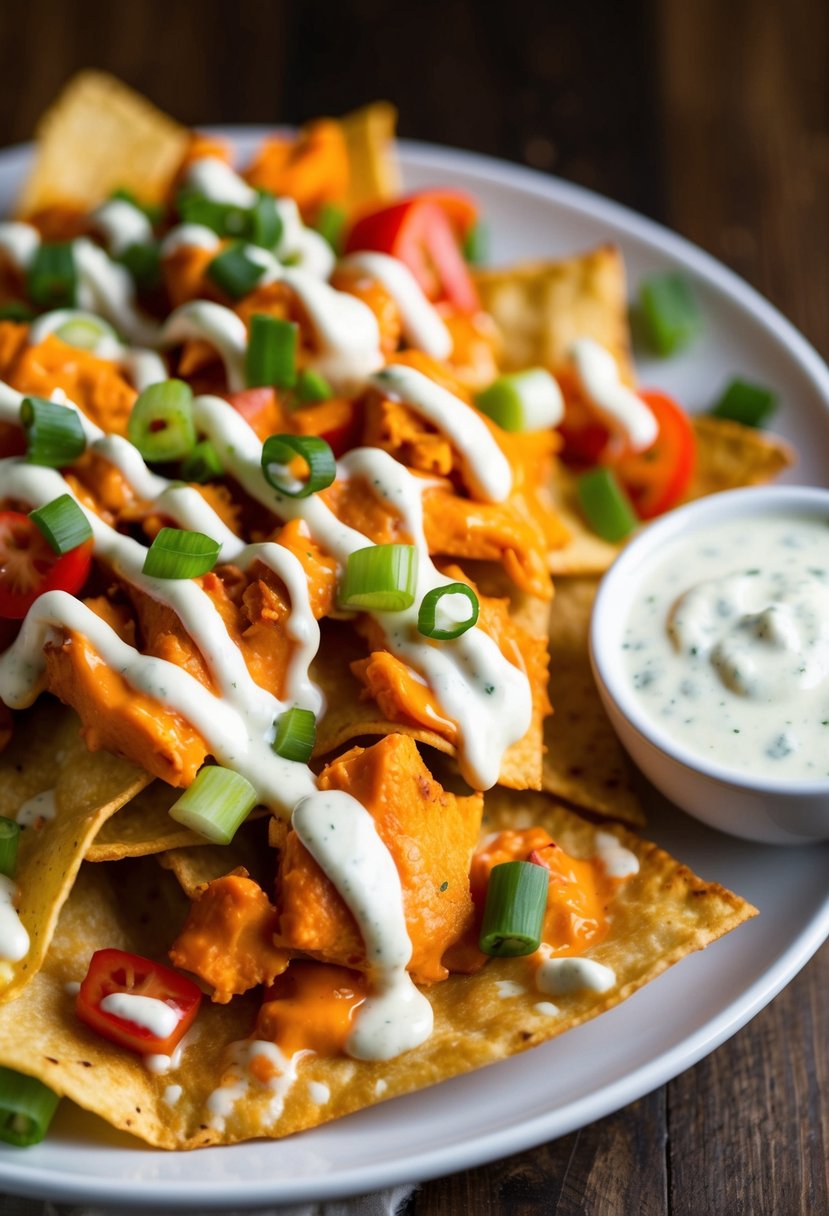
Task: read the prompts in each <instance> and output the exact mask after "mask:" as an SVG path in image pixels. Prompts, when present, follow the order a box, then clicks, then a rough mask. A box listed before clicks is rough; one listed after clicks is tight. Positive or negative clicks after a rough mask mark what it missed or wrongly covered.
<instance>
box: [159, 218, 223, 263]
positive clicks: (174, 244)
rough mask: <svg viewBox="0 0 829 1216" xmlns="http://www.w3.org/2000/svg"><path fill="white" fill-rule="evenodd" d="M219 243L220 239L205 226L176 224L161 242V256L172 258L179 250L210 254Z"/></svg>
mask: <svg viewBox="0 0 829 1216" xmlns="http://www.w3.org/2000/svg"><path fill="white" fill-rule="evenodd" d="M221 243H222V238H221V237H220V236H219V235H218V233H216V232H214V231H213V229H212V228H208V227H207V225H206V224H178V225H177V226H176V227H175V228H172V229H171V230H170V231H169V232H168V233H167V235H166V236H165V238H164V240H163V241H162V242H161V256H162V258H169V257H172V256H173V254H174V253H178V251H179V249H206V250H207V251H208V253H211V252H212V251H213V250H214V249H216V250H218V248H219V246H220V245H221Z"/></svg>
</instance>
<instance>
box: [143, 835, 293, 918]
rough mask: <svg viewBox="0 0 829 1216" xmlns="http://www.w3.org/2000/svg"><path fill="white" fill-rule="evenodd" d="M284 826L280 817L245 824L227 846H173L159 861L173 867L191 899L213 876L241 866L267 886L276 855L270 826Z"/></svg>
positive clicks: (215, 876)
mask: <svg viewBox="0 0 829 1216" xmlns="http://www.w3.org/2000/svg"><path fill="white" fill-rule="evenodd" d="M271 823H275V824H278V825H279V826H280V827H281V826H283V825H282V821H281V820H273V819H271V817H270V816H267V818H265V819H259V820H256V821H253V822H251V821H248V822H247V823H245V824H243V825H242V827H241V828H239V831H238V832H237V833H236V835H235V836H234V837H233V840H232V841H231V842H230V844H228V845H222V844H205V843H204V841H202V842H201V843H199V844H195V845H191V846H190V847H188V848H182V849H171V850H170V851H169V852H166V853H159V855H158V858H157V860H158V863H159V865H161V866H162V868H163V869H165V870H170V871H171V872H172V873H173V874H174V875H175V877H176V881H177V882H178V884H179V886H180V887H181V889H182V891H183V892H184V894H185V895H186V896H187V898H188V899H193V898H194V896H195V892H196V889H197V888H198V887H201V886H202V885H203V884H204V883H206V882H212V881H213V879H214V878H222V877H223V876H224V875H225V874H230V873H231V872H232V871H233V870H238V869H239V868H240V867H241V868H244V869H245V870H247V872H248V874H250V875H251V877H252V878H254V879H255V880H256V882H258V883H259V885H260V887H262V888H263V889H265V890H266V889H268V888H269V887H270V886H271V885H272V883H273V875H274V854H273V851H272V850H271V849H270V848H269V847H268V840H269V831H268V829H269V826H270V824H271Z"/></svg>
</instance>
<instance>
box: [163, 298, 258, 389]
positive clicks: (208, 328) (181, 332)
mask: <svg viewBox="0 0 829 1216" xmlns="http://www.w3.org/2000/svg"><path fill="white" fill-rule="evenodd" d="M191 340H196V341H202V342H209V343H210V345H211V346H215V348H216V350H217V351H218V352H219V355H220V356H221V359H222V362H223V363H224V365H225V373H226V375H227V386H228V388H229V389H230V391H231V392H232V393H239V392H241V391H242V389H244V388H245V353H246V351H247V348H248V333H247V330H246V329H245V323H244V321H243V320H242V318H241V317H237V315H236V313H235V312H231V310H230V309H229V308H225V307H224V306H223V305H222V304H214V303H213V302H212V301H210V300H190V301H189V302H188V303H187V304H182V305H181V306H180V307H179V308H177V309H175V311H174V312H171V313H170V315H169V317H168V318H167V320H166V321H165V322H164V325H163V326H162V328H161V345H162V346H177V345H179V343H181V342H189V341H191Z"/></svg>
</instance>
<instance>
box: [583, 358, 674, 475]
mask: <svg viewBox="0 0 829 1216" xmlns="http://www.w3.org/2000/svg"><path fill="white" fill-rule="evenodd" d="M570 359H571V362H572V364H573V368H574V370H575V372H576V376H577V377H578V381H579V386H580V388H581V390H582V392H583V393H584V395H585V397H587V398H588V400H589V401H590V402H591V403H592V404H593V405H594V406H595V408H596V409H597V410H599V412H600V413H603V414H605V415H607V418H608V420H609V421H610V423H611V424H615V425H616V426H617V427H621V429H622V430H623V431H624V432H625V434H626V436H627V439H628V442H629V443H630V445H631V447H632V448H634V449H635V450H636V451H642V450H644V449H645V448H649V447H650V446H651V444H652V443H653V442H654V441H655V439H656V436H657V433H658V431H659V427H658V424H657V421H656V418H655V417H654V414H653V411H652V410H650V409H648V407H647V406H646V405H645V403H644V401H643V400H642V398H641V397H638V396H637V395H636V393H635V392H634V391H633V389H631V388H628V387H627V385H626V384H623V383H622V381H621V380H620V378H619V368H618V367H617V366H616V360H615V359H614V358H613V356H612V355H611V353H610V352H609V351H607V350H605V348H604V347H603V346H600V345H599V343H598V342H594V341H593V339H592V338H579V339H578V340H577V341H576V342H574V343H573V345H572V346H571V347H570Z"/></svg>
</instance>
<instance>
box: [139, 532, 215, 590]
mask: <svg viewBox="0 0 829 1216" xmlns="http://www.w3.org/2000/svg"><path fill="white" fill-rule="evenodd" d="M221 547H222V546H221V545H220V544H219V542H218V541H216V540H213V539H212V538H211V537H209V536H205V534H204V533H203V532H184V531H182V530H181V529H180V528H162V529H161V531H160V532H159V533H158V535H157V536H156V538H155V540H154V541H153V543H152V544H151V545H150V547H149V549H148V550H147V556H146V557H145V558H144V567H143V571H142V572H143V573H144V574H146V575H147V577H148V578H199V576H200V575H202V574H207V573H208V571H210V570H212V569H213V567H214V566H215V565H216V559H217V558H218V556H219V552H220V550H221Z"/></svg>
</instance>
